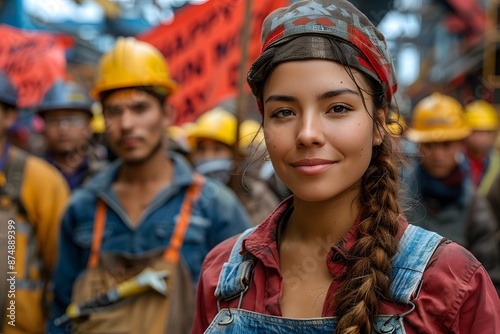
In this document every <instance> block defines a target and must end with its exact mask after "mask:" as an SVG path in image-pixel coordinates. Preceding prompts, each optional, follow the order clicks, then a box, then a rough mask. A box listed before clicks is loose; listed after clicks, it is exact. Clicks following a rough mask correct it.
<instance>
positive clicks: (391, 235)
mask: <svg viewBox="0 0 500 334" xmlns="http://www.w3.org/2000/svg"><path fill="white" fill-rule="evenodd" d="M346 70H347V71H348V72H350V70H349V69H348V68H346ZM352 78H353V80H354V76H352ZM365 79H366V80H367V82H368V83H369V86H370V87H371V88H372V89H371V90H372V91H371V92H367V91H363V92H361V88H360V87H359V85H358V89H359V90H360V92H361V93H362V94H369V95H372V98H373V101H374V103H373V107H374V110H375V111H378V110H381V109H383V108H388V107H389V106H387V103H386V102H385V101H386V99H385V94H384V92H383V91H382V87H381V86H380V85H379V84H378V83H375V81H373V80H371V78H368V77H367V76H365ZM354 82H356V80H354ZM365 107H366V106H365ZM367 111H368V108H367ZM390 112H397V110H391V111H390ZM372 118H373V120H374V127H375V129H376V130H375V131H385V132H387V131H386V130H385V127H383V126H382V124H380V122H379V118H378V117H376V115H373V117H372ZM395 151H396V152H395ZM395 154H397V150H393V149H392V140H391V139H390V136H388V135H385V136H384V139H383V141H382V143H381V144H380V145H379V146H374V147H373V153H372V158H371V162H370V165H369V167H368V169H367V170H366V172H365V174H364V175H363V178H362V182H361V193H360V203H361V220H360V224H359V227H358V231H357V236H356V242H355V243H354V245H353V247H352V249H351V251H350V253H349V255H348V260H347V270H346V272H345V275H344V277H342V278H341V279H342V283H341V284H340V286H339V288H338V290H337V292H336V293H335V296H334V299H333V305H334V306H335V308H336V315H337V316H338V318H339V321H338V323H337V327H336V331H335V333H337V334H365V333H366V334H369V333H371V329H372V324H373V322H374V317H375V316H376V315H377V314H378V313H379V312H378V306H379V302H380V300H390V299H391V296H390V284H391V281H390V270H391V266H392V258H393V257H394V255H395V254H396V251H397V247H398V242H397V240H396V234H397V233H398V229H399V222H398V219H399V216H400V214H401V208H400V206H399V203H398V201H397V195H398V192H399V187H398V183H397V182H398V180H397V177H398V169H397V166H398V164H397V163H396V162H397V161H398V160H394V159H395Z"/></svg>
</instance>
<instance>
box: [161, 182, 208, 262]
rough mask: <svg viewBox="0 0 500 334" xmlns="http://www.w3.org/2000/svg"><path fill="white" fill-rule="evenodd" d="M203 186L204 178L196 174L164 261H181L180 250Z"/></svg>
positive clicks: (183, 203)
mask: <svg viewBox="0 0 500 334" xmlns="http://www.w3.org/2000/svg"><path fill="white" fill-rule="evenodd" d="M202 185H203V177H202V176H201V175H200V174H196V173H195V174H194V184H192V185H191V186H190V187H189V188H188V190H187V191H186V196H185V198H184V201H183V202H182V206H181V211H180V215H179V222H178V223H177V224H176V225H175V229H174V233H173V234H172V237H171V238H170V243H169V245H168V247H167V249H165V252H164V253H163V259H164V260H166V261H169V262H171V263H177V262H178V261H179V255H180V249H181V247H182V244H183V243H184V237H185V236H186V231H187V229H188V226H189V217H190V216H191V210H192V205H193V203H194V202H196V201H197V200H198V196H199V195H200V193H201V189H202Z"/></svg>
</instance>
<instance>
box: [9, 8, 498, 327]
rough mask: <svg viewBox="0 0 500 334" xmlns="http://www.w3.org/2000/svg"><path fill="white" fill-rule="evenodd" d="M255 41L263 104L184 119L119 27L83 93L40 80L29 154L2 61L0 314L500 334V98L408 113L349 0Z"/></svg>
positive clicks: (421, 106)
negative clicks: (239, 112) (35, 146)
mask: <svg viewBox="0 0 500 334" xmlns="http://www.w3.org/2000/svg"><path fill="white" fill-rule="evenodd" d="M262 45H263V47H262V53H261V54H260V56H259V57H258V58H257V59H256V60H255V61H254V62H253V64H252V66H251V68H250V70H249V72H248V75H247V82H248V85H249V86H250V88H251V91H252V93H253V95H254V96H255V99H256V105H257V107H258V110H259V111H260V119H257V118H255V117H253V118H252V117H247V118H245V119H243V120H240V119H238V118H237V117H236V113H235V112H234V110H229V108H227V106H222V105H221V106H213V109H211V110H207V111H206V112H204V113H203V114H201V115H200V116H199V118H197V119H195V120H193V122H191V123H185V124H174V120H175V119H176V117H175V112H176V111H175V110H173V109H172V107H171V105H170V104H169V98H170V97H171V96H172V95H173V94H176V91H177V89H178V87H177V83H176V82H175V81H174V80H173V78H172V77H171V75H170V72H169V66H168V64H167V63H166V61H165V58H164V57H163V55H162V54H161V53H160V51H158V50H157V49H156V48H154V47H153V46H151V45H150V44H148V43H146V42H143V41H139V40H137V39H135V38H133V37H127V38H124V37H121V38H118V39H117V41H116V43H115V45H114V47H113V48H112V49H111V50H110V51H108V52H107V53H105V54H104V55H103V56H102V57H101V58H100V60H99V63H98V64H97V66H96V73H95V81H94V84H93V86H92V88H91V90H90V91H89V92H87V91H86V90H85V89H83V86H82V85H81V84H80V83H78V82H75V81H72V80H65V81H57V82H55V83H54V84H53V85H52V87H51V88H50V89H49V90H48V91H47V92H46V94H45V96H44V98H43V100H42V101H41V102H40V104H39V106H37V107H36V110H35V113H36V115H37V117H39V118H40V119H42V120H43V130H42V132H41V135H42V138H43V141H44V145H43V147H44V152H43V154H38V155H37V154H35V153H34V152H31V153H30V152H26V151H25V150H22V149H20V148H19V147H17V146H16V145H15V144H14V142H13V141H12V140H10V139H9V129H10V128H11V127H12V125H13V124H14V122H15V120H16V115H17V112H18V111H17V110H18V107H17V92H16V88H15V87H14V85H13V84H12V83H11V82H10V80H9V78H8V76H7V75H5V73H0V195H1V198H0V206H1V210H0V213H1V220H0V245H1V247H2V248H1V249H0V256H1V257H2V258H1V260H0V275H2V276H3V277H2V283H0V307H1V309H0V315H2V321H1V322H0V332H2V333H6V334H21V333H23V334H24V333H33V334H35V333H36V334H38V333H40V334H43V333H50V334H52V333H54V334H55V333H95V334H98V333H109V334H111V333H152V334H155V333H175V334H184V333H193V334H198V333H200V334H201V333H243V332H250V333H268V332H269V333H320V332H321V333H324V332H325V333H342V334H351V333H353V334H354V333H359V334H367V333H500V299H499V295H500V149H499V148H498V147H497V146H496V142H497V141H498V139H497V138H498V130H499V127H500V125H499V123H500V122H499V116H498V115H499V114H498V111H497V110H496V109H495V107H494V105H493V104H491V103H489V102H487V101H484V100H481V99H476V100H475V101H473V102H471V103H468V104H466V105H464V104H463V103H462V102H461V101H459V100H458V99H456V98H455V97H452V96H450V95H447V94H446V93H443V92H433V93H432V94H430V95H429V96H427V97H425V98H423V99H422V100H420V101H418V103H416V104H415V105H414V106H413V108H412V111H411V114H410V116H409V117H406V119H405V118H404V117H403V115H401V114H400V112H399V110H398V104H397V99H396V94H397V76H396V73H395V71H394V67H393V65H392V58H391V55H390V54H389V51H388V48H387V44H386V42H385V39H384V36H383V35H382V34H381V33H380V32H379V31H378V30H377V28H376V27H375V26H374V25H373V24H372V23H371V22H370V21H369V20H368V19H367V18H366V17H365V16H364V15H363V14H362V13H361V12H360V11H359V10H358V9H357V8H356V7H354V6H353V5H352V4H351V3H349V2H348V1H346V0H335V1H333V2H332V1H328V0H303V1H298V2H295V3H293V4H292V5H290V6H288V7H284V8H280V9H278V10H276V11H274V12H272V13H271V14H270V15H269V16H268V17H267V18H266V19H265V20H264V23H263V27H262ZM101 135H102V136H101ZM101 137H102V138H104V139H105V141H104V142H101V140H98V138H101ZM404 142H410V143H413V146H411V147H414V148H415V151H412V152H409V151H408V147H410V146H408V145H405V144H404Z"/></svg>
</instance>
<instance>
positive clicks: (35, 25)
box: [0, 0, 500, 131]
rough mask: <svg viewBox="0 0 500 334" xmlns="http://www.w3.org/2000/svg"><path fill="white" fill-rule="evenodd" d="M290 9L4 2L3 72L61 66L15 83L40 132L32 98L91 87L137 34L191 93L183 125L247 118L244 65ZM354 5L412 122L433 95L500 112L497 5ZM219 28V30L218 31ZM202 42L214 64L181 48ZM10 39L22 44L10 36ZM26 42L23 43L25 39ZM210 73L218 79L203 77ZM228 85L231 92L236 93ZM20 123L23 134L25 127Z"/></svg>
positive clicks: (176, 1) (250, 109) (189, 1)
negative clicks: (216, 112)
mask: <svg viewBox="0 0 500 334" xmlns="http://www.w3.org/2000/svg"><path fill="white" fill-rule="evenodd" d="M289 2H290V1H289V0H281V1H271V0H265V1H263V0H229V1H228V0H209V1H205V0H44V1H38V0H0V22H1V23H2V24H1V27H2V28H4V30H3V32H2V35H3V36H4V38H2V40H1V41H0V47H1V49H0V69H3V70H4V71H6V72H7V73H8V74H9V76H15V77H16V76H17V77H19V76H20V75H21V74H20V73H19V72H22V71H23V70H25V69H24V68H23V66H24V67H32V68H31V70H33V67H34V68H35V69H36V70H38V69H39V70H40V71H41V70H42V69H45V67H46V66H45V65H43V64H48V65H47V66H48V67H51V66H55V67H58V68H56V69H55V70H54V71H52V72H50V74H49V75H48V74H43V75H42V74H40V76H41V77H42V78H44V80H40V82H38V83H36V82H35V83H33V82H29V83H26V82H25V81H26V80H28V79H33V78H34V76H33V75H24V84H23V83H20V82H21V81H23V80H21V79H19V78H18V79H17V80H16V79H15V80H14V81H15V82H16V83H17V84H19V85H24V86H23V88H22V89H23V90H25V91H26V92H25V95H29V96H30V98H27V100H26V101H27V102H26V103H25V112H24V113H23V115H24V117H25V121H23V119H22V117H21V118H20V122H21V123H23V124H24V123H26V124H28V126H27V127H28V128H29V129H28V130H26V129H25V130H23V131H31V130H32V129H31V128H32V127H35V128H36V122H33V121H32V120H31V118H30V115H31V114H30V112H29V110H30V107H32V106H33V105H36V103H37V98H36V96H35V95H43V91H44V89H46V88H45V86H47V87H48V86H50V81H51V80H52V79H50V78H51V76H54V77H57V76H58V75H65V76H69V77H70V78H71V79H73V80H76V81H79V82H81V83H82V84H83V85H85V87H87V88H90V87H91V85H92V81H93V75H94V68H95V66H96V62H97V61H98V59H99V57H100V56H101V55H102V53H103V52H106V51H107V50H109V49H110V48H111V47H112V46H113V44H114V42H115V40H116V38H117V37H118V36H136V37H137V38H139V39H143V40H146V41H148V42H151V43H152V44H153V45H155V46H157V47H158V48H159V49H160V51H162V53H163V54H164V55H165V57H166V58H167V61H168V62H169V65H170V68H171V71H172V75H173V76H174V79H176V80H177V81H178V82H179V84H180V86H181V91H182V90H183V89H184V90H186V91H190V93H189V94H190V95H189V94H188V93H186V94H185V95H183V94H182V93H181V94H180V95H181V97H180V98H179V99H182V101H180V100H179V101H173V102H174V107H176V109H177V112H178V123H183V122H188V121H192V120H193V119H195V118H196V117H197V116H198V115H199V114H201V113H203V112H204V111H206V110H209V109H211V108H213V107H214V106H215V105H218V104H219V105H220V104H226V105H229V106H231V107H232V108H233V110H234V111H237V112H238V113H240V116H241V114H244V115H253V114H254V113H255V110H254V108H255V107H254V101H253V99H251V98H249V94H248V88H247V87H246V83H244V82H243V83H242V81H241V78H242V76H241V73H243V71H245V70H246V69H245V67H244V65H241V64H247V65H246V67H248V64H249V63H250V62H251V61H252V60H253V59H254V57H256V56H257V55H258V50H257V49H255V46H252V45H253V44H256V42H255V41H257V40H258V37H259V34H260V24H261V23H262V19H263V16H265V14H266V11H269V10H272V9H273V6H274V7H279V6H280V5H283V4H288V3H289ZM292 2H293V1H292ZM352 2H353V3H354V4H355V5H356V6H358V8H360V9H361V10H362V11H363V12H364V13H365V14H366V15H367V17H368V18H369V19H370V20H372V21H373V23H374V24H375V25H377V26H378V27H379V29H380V30H381V31H382V32H383V33H384V34H385V36H386V38H387V40H388V43H389V46H390V49H391V52H392V54H393V57H394V61H395V65H396V69H397V74H398V79H399V91H400V94H399V96H398V98H399V106H400V108H401V112H402V113H403V115H405V116H409V114H410V112H411V108H412V106H413V105H414V104H415V103H417V102H418V101H419V100H420V99H421V98H423V97H425V96H427V95H429V94H430V93H432V92H434V91H441V92H443V93H446V94H449V95H452V96H454V97H456V98H457V99H459V100H460V101H461V102H462V103H463V104H467V103H468V102H470V101H472V100H475V99H484V100H486V101H489V102H492V103H493V104H494V105H495V106H498V105H500V91H499V89H500V57H499V54H498V53H499V52H498V50H499V47H500V43H499V42H500V34H499V33H498V29H499V23H498V20H499V18H498V14H499V12H500V11H499V8H500V4H499V2H498V1H497V0H380V1H373V0H352ZM207 8H212V9H214V10H215V12H214V13H215V14H214V15H212V14H210V13H211V12H210V11H209V10H208V9H207ZM248 8H252V9H251V13H250V14H248V13H247V11H248ZM232 11H233V12H234V13H233V12H232ZM231 13H233V14H234V15H233V14H231ZM226 14H227V15H226ZM247 14H248V15H247ZM228 20H233V21H234V20H237V21H238V23H235V24H234V25H232V24H233V23H229V21H228ZM219 21H220V22H219ZM217 24H221V26H220V27H219V28H217V27H218V26H217ZM245 28H246V29H247V30H246V31H245ZM12 29H16V30H12ZM17 29H19V31H20V35H19V34H18V35H15V34H16V33H19V31H17ZM38 34H40V35H38ZM45 34H48V36H49V37H53V38H54V40H53V41H52V42H47V43H48V44H47V43H46V44H45V47H41V49H39V50H38V51H37V52H36V53H31V55H27V54H26V52H25V53H24V54H20V52H22V51H23V50H24V51H26V50H29V49H31V50H35V49H36V48H34V46H33V44H38V43H39V41H40V40H42V37H39V36H45V37H47V36H46V35H45ZM203 34H210V35H217V36H219V35H220V36H219V37H214V38H215V39H217V38H219V40H220V41H222V40H223V41H224V43H220V41H219V42H217V41H215V42H214V43H213V44H211V45H207V46H206V47H207V48H209V47H210V48H214V49H213V50H211V52H212V51H213V52H212V53H214V52H215V51H214V50H216V52H215V53H214V54H216V55H217V57H215V58H214V56H207V54H208V51H209V50H207V52H204V51H201V52H199V53H198V54H194V53H193V52H194V51H192V50H191V53H186V52H184V53H183V50H184V49H186V50H189V49H191V47H194V45H195V44H196V43H195V42H194V41H196V38H199V37H202V35H203ZM11 35H14V36H17V37H16V38H14V37H13V38H10V37H9V36H11ZM19 36H23V37H22V38H21V39H19ZM23 38H25V39H24V40H23ZM47 38H48V37H47ZM20 40H21V42H20ZM33 41H35V42H33ZM252 41H253V42H252ZM191 42H192V44H190V43H191ZM243 42H245V43H243ZM19 43H21V44H19ZM217 43H218V44H217ZM252 43H253V44H252ZM49 49H50V50H52V49H57V50H59V51H58V52H59V53H61V52H62V53H63V56H64V62H62V64H61V61H60V59H59V60H54V59H55V58H57V56H55V58H54V55H53V53H54V52H47V51H50V50H49ZM232 49H235V50H236V51H237V52H238V53H237V55H236V56H234V55H233V56H229V55H227V57H226V58H227V59H229V58H230V59H231V61H230V64H229V65H227V66H222V65H221V64H222V63H223V62H224V61H226V60H227V59H226V58H225V56H226V53H227V54H229V53H230V52H231V50H232ZM6 50H9V51H8V52H7V51H6ZM40 50H43V52H45V53H47V56H46V57H45V58H47V59H46V60H43V61H42V58H43V57H44V56H42V52H40ZM202 50H203V49H202ZM52 51H53V50H52ZM51 53H52V55H51ZM33 57H35V58H36V59H37V61H38V62H33V63H32V64H34V65H33V66H29V65H27V64H24V65H19V63H20V62H21V60H20V59H26V58H27V59H28V60H30V59H31V60H30V61H32V60H33V59H32V58H33ZM204 57H212V58H211V62H210V63H206V64H201V61H198V63H197V62H196V61H193V59H200V58H204ZM238 57H239V59H238ZM188 58H189V59H188ZM207 61H208V60H207ZM61 67H63V70H62V72H64V73H63V74H61V73H62V72H61V70H60V68H61ZM208 67H210V68H215V70H216V71H215V72H209V71H205V70H206V68H208ZM54 73H55V74H54ZM58 73H59V74H58ZM207 73H208V77H209V79H207V81H203V80H201V81H200V80H198V79H197V76H203V75H206V74H207ZM214 73H218V75H214ZM219 75H220V76H228V79H227V81H228V82H230V83H229V84H228V83H227V82H226V83H222V82H221V85H225V86H226V87H225V88H224V87H223V88H220V89H218V88H214V87H217V86H218V84H219V82H220V81H221V80H222V79H221V78H220V77H219ZM206 76H207V75H206ZM190 80H192V81H190ZM195 82H201V83H200V84H199V87H196V85H193V84H192V83H195ZM229 86H230V88H234V89H229V88H228V87H229ZM205 88H206V89H205ZM33 89H35V90H36V89H38V90H40V93H39V94H32V93H31V92H32V91H33ZM207 90H208V92H207ZM212 91H213V92H212ZM212 93H213V94H214V96H215V97H214V96H212V95H211V94H212ZM188 95H189V96H188ZM241 96H244V97H243V98H242V97H241ZM238 99H240V100H238ZM28 100H29V101H28ZM23 124H21V125H19V126H20V127H21V128H22V127H23Z"/></svg>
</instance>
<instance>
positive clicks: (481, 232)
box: [465, 194, 500, 294]
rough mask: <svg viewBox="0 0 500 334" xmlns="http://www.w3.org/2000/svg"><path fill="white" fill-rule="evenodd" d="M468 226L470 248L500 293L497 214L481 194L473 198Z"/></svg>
mask: <svg viewBox="0 0 500 334" xmlns="http://www.w3.org/2000/svg"><path fill="white" fill-rule="evenodd" d="M466 228H467V230H466V231H465V235H466V236H468V243H469V245H468V249H469V250H470V251H471V253H472V254H474V256H475V257H476V258H477V259H478V260H479V262H481V264H482V265H483V266H484V268H485V269H486V271H487V272H488V274H489V275H490V277H491V280H492V281H493V284H494V285H495V287H496V289H497V291H498V292H499V294H500V250H499V249H498V243H497V240H496V238H495V232H496V222H495V216H494V214H493V212H492V210H491V207H490V205H489V203H488V202H487V201H486V199H485V198H484V197H482V196H481V195H479V194H476V195H474V197H473V198H472V204H471V209H470V211H469V222H468V224H466Z"/></svg>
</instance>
